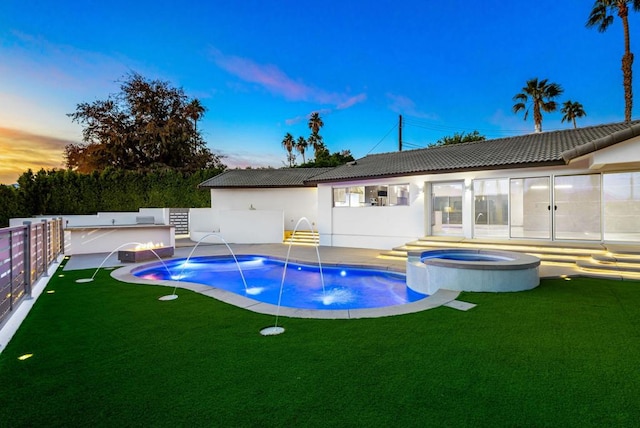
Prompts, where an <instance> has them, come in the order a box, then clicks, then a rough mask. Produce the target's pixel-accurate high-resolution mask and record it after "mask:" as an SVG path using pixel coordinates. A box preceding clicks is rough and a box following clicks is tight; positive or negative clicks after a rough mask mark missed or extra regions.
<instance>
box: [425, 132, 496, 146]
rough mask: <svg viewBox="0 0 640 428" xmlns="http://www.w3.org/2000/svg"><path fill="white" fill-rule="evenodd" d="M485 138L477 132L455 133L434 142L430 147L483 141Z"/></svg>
mask: <svg viewBox="0 0 640 428" xmlns="http://www.w3.org/2000/svg"><path fill="white" fill-rule="evenodd" d="M486 139H487V137H485V136H484V135H482V134H480V132H478V131H477V130H475V131H473V132H469V133H465V132H461V133H458V132H455V133H454V134H453V135H452V136H445V137H442V138H440V139H439V140H438V141H436V142H435V143H434V144H432V146H450V145H452V144H460V143H469V142H471V141H484V140H486Z"/></svg>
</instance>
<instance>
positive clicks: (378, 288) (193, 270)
mask: <svg viewBox="0 0 640 428" xmlns="http://www.w3.org/2000/svg"><path fill="white" fill-rule="evenodd" d="M237 260H238V263H237V264H236V261H235V260H234V259H233V257H230V256H229V257H196V258H192V259H190V260H189V261H188V262H187V261H186V260H185V259H178V260H170V261H167V262H165V264H162V263H159V262H158V263H152V264H147V265H144V266H141V267H140V268H137V269H134V270H133V271H132V272H131V273H132V274H133V275H135V276H137V277H139V278H144V279H150V280H158V281H160V280H167V279H171V280H174V281H183V282H195V283H199V284H204V285H210V286H212V287H216V288H220V289H224V290H227V291H230V292H233V293H235V294H238V295H241V296H246V297H249V298H251V299H254V300H258V301H260V302H264V303H270V304H273V305H277V304H278V299H279V297H280V288H281V284H282V277H283V269H284V265H285V263H284V262H283V261H280V260H275V259H270V258H267V257H263V256H253V255H252V256H244V255H243V256H238V257H237ZM165 265H166V267H165ZM238 266H240V269H241V270H242V275H241V274H240V270H239V269H238ZM243 276H244V280H245V282H246V287H245V284H244V282H243V280H242V277H243ZM322 278H323V279H324V290H323V282H322V279H321V275H320V269H319V268H318V267H317V266H308V265H303V264H297V263H288V265H287V271H286V274H285V275H284V285H283V287H282V296H281V301H280V305H281V306H283V307H290V308H299V309H367V308H380V307H385V306H394V305H402V304H406V303H410V302H415V301H418V300H421V299H424V298H425V297H427V296H426V295H425V294H421V293H418V292H416V291H414V290H412V289H410V288H408V287H407V284H406V277H405V275H403V274H400V273H396V272H388V271H381V270H374V269H364V268H355V267H348V266H342V267H336V266H323V267H322Z"/></svg>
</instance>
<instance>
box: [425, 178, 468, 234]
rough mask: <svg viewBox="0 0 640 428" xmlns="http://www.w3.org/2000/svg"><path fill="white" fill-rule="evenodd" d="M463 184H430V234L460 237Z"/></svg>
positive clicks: (458, 182)
mask: <svg viewBox="0 0 640 428" xmlns="http://www.w3.org/2000/svg"><path fill="white" fill-rule="evenodd" d="M463 192H464V182H462V181H453V182H449V183H433V184H431V233H432V234H433V235H446V236H462V195H463Z"/></svg>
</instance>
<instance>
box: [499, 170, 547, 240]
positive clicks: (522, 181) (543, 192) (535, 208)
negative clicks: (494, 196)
mask: <svg viewBox="0 0 640 428" xmlns="http://www.w3.org/2000/svg"><path fill="white" fill-rule="evenodd" d="M549 183H550V179H549V177H532V178H513V179H511V181H510V183H509V202H510V210H509V211H510V216H509V217H510V226H509V230H510V235H511V237H512V238H538V239H550V238H551V211H550V210H551V208H550V207H551V192H550V191H549Z"/></svg>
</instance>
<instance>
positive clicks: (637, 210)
mask: <svg viewBox="0 0 640 428" xmlns="http://www.w3.org/2000/svg"><path fill="white" fill-rule="evenodd" d="M602 186H603V195H604V239H605V240H607V241H636V242H637V241H638V240H640V172H628V173H619V174H605V175H604V176H603V183H602Z"/></svg>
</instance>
